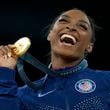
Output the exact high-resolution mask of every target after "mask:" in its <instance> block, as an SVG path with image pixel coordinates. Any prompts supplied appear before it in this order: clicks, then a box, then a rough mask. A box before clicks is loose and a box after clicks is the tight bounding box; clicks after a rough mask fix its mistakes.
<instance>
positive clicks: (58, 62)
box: [51, 56, 82, 69]
mask: <svg viewBox="0 0 110 110" xmlns="http://www.w3.org/2000/svg"><path fill="white" fill-rule="evenodd" d="M51 59H52V60H51V62H52V67H53V68H54V69H59V68H65V67H71V66H76V65H77V64H79V63H80V61H81V60H82V58H80V59H75V58H72V59H67V58H61V57H53V56H52V58H51Z"/></svg>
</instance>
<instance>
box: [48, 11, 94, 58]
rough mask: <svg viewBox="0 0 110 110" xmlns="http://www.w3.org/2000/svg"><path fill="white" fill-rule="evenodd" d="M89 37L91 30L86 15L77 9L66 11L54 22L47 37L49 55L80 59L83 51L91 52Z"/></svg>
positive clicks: (91, 44) (91, 45)
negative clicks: (49, 47) (49, 45)
mask: <svg viewBox="0 0 110 110" xmlns="http://www.w3.org/2000/svg"><path fill="white" fill-rule="evenodd" d="M91 37H92V29H91V25H90V22H89V19H88V17H87V16H86V14H85V13H84V12H82V11H80V10H77V9H73V10H69V11H66V12H64V13H63V14H61V15H60V17H59V18H58V19H57V20H56V22H55V24H54V25H53V27H52V29H51V30H50V33H49V35H48V40H49V41H50V44H51V54H52V56H55V55H57V56H61V57H64V58H70V59H81V58H82V57H84V53H85V51H87V52H88V53H90V52H91V51H92V47H93V43H91Z"/></svg>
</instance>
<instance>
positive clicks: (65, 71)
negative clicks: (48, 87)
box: [54, 59, 88, 76]
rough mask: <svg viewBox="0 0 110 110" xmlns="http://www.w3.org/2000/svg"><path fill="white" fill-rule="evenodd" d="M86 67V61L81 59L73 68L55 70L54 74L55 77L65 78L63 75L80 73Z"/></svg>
mask: <svg viewBox="0 0 110 110" xmlns="http://www.w3.org/2000/svg"><path fill="white" fill-rule="evenodd" d="M87 67H88V62H87V60H86V59H83V60H82V61H81V62H80V63H79V64H78V65H76V66H74V67H70V68H64V69H59V70H55V72H54V73H55V74H56V75H61V76H65V75H68V74H73V73H77V72H80V71H82V70H84V69H85V68H87Z"/></svg>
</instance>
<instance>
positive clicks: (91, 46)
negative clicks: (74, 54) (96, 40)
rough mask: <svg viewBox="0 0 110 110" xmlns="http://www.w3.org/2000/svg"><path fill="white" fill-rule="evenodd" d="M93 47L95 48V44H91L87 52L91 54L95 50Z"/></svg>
mask: <svg viewBox="0 0 110 110" xmlns="http://www.w3.org/2000/svg"><path fill="white" fill-rule="evenodd" d="M93 46H94V44H93V43H90V44H89V45H88V46H87V48H86V51H87V52H88V53H91V52H92V50H93Z"/></svg>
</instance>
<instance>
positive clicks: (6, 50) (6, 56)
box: [0, 45, 18, 69]
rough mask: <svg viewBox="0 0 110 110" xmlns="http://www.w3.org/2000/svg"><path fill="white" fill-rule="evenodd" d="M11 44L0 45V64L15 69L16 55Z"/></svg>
mask: <svg viewBox="0 0 110 110" xmlns="http://www.w3.org/2000/svg"><path fill="white" fill-rule="evenodd" d="M12 50H13V45H6V46H0V66H1V67H7V68H10V69H15V67H16V64H17V60H18V56H17V55H15V54H14V53H13V52H12Z"/></svg>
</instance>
